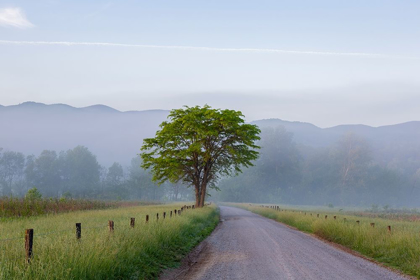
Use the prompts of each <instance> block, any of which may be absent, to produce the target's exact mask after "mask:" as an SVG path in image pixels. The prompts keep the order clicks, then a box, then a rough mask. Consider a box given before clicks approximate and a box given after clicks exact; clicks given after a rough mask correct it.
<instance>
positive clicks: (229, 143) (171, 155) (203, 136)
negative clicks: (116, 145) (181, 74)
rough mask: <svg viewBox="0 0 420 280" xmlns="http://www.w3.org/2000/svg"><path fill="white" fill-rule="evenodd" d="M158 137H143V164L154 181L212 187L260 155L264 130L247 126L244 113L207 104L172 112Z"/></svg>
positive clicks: (158, 132) (161, 126)
mask: <svg viewBox="0 0 420 280" xmlns="http://www.w3.org/2000/svg"><path fill="white" fill-rule="evenodd" d="M168 118H169V121H165V122H163V123H162V124H161V125H160V128H161V129H160V130H159V131H157V132H156V136H155V137H154V138H147V139H144V140H143V146H142V148H141V150H142V151H143V152H142V153H141V154H140V155H141V157H142V159H143V163H142V167H143V168H146V169H148V168H150V169H151V170H152V173H153V180H154V181H157V182H158V183H159V184H161V183H163V182H165V181H171V182H178V181H183V182H184V183H188V184H190V185H197V184H200V183H201V182H206V184H209V185H210V187H214V184H215V182H217V180H218V178H220V176H229V175H236V174H238V173H239V172H241V168H242V167H249V166H252V165H253V164H252V161H253V160H255V159H257V158H258V151H257V149H259V147H258V146H257V145H256V144H255V141H257V140H259V139H260V137H259V136H258V135H259V133H260V130H259V128H258V127H257V126H255V125H251V124H246V123H245V122H244V119H243V115H242V113H241V112H240V111H234V110H227V109H226V110H221V109H212V108H211V107H209V106H208V105H206V106H204V107H200V106H195V107H187V106H186V107H184V108H182V109H175V110H172V111H171V112H170V114H169V116H168Z"/></svg>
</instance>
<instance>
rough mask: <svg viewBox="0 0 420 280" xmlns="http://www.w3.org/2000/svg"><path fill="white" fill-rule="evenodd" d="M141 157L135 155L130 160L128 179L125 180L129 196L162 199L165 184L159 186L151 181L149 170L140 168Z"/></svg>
mask: <svg viewBox="0 0 420 280" xmlns="http://www.w3.org/2000/svg"><path fill="white" fill-rule="evenodd" d="M141 164H142V160H141V157H139V156H137V157H135V158H133V159H132V160H131V165H130V167H129V170H128V171H129V175H128V180H127V182H126V185H127V188H128V191H129V193H130V197H132V198H136V199H142V200H149V201H152V200H153V201H157V200H162V199H163V197H164V195H165V188H164V187H165V185H163V186H161V187H160V188H158V187H157V184H155V183H154V182H153V181H152V175H151V174H150V172H149V171H147V170H144V169H143V168H141Z"/></svg>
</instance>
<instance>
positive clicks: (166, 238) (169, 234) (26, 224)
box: [0, 204, 219, 279]
mask: <svg viewBox="0 0 420 280" xmlns="http://www.w3.org/2000/svg"><path fill="white" fill-rule="evenodd" d="M179 208H181V206H180V205H173V204H172V205H160V206H140V207H128V208H118V209H108V210H91V211H80V212H74V213H67V214H58V215H52V216H41V217H31V218H28V219H22V220H21V219H19V220H10V221H5V222H2V223H1V224H0V279H155V278H157V277H158V275H159V273H160V272H161V271H162V270H163V269H165V268H168V267H175V266H177V265H178V263H179V261H180V260H181V259H182V257H183V256H184V255H185V254H186V253H188V252H189V251H190V250H191V249H192V248H193V247H194V246H195V245H197V244H198V243H199V242H200V241H201V240H203V239H204V238H205V237H206V236H208V235H209V234H210V233H211V232H212V230H213V229H214V228H215V226H216V225H217V223H218V221H219V215H218V211H217V209H216V207H215V206H209V207H205V208H202V209H195V210H192V209H188V210H185V211H184V212H183V213H182V215H177V216H175V215H173V216H172V218H170V211H173V210H174V209H179ZM163 212H166V213H167V216H166V219H163ZM156 213H159V220H157V219H156ZM146 215H149V217H150V218H149V222H148V223H146V222H145V216H146ZM131 217H134V218H136V224H135V227H134V228H131V227H130V218H131ZM108 220H113V221H114V224H115V229H114V232H113V233H110V231H109V229H108V228H107V226H108ZM77 222H80V223H82V238H81V240H76V238H75V223H77ZM26 228H33V229H34V247H33V258H32V261H31V264H29V265H28V264H26V263H25V250H24V239H23V233H24V229H26ZM16 236H17V237H16ZM5 239H6V240H5ZM2 240H3V241H2Z"/></svg>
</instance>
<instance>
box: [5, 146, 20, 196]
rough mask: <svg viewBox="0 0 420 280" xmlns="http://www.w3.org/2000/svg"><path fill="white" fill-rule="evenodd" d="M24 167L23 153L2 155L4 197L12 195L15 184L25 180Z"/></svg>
mask: <svg viewBox="0 0 420 280" xmlns="http://www.w3.org/2000/svg"><path fill="white" fill-rule="evenodd" d="M0 152H1V151H0ZM24 166H25V156H24V155H23V154H22V153H18V152H12V151H6V152H3V153H0V188H1V189H2V193H3V195H11V194H12V189H13V184H14V183H16V182H17V181H19V180H23V170H24Z"/></svg>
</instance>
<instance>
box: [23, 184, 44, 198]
mask: <svg viewBox="0 0 420 280" xmlns="http://www.w3.org/2000/svg"><path fill="white" fill-rule="evenodd" d="M25 198H26V199H28V200H39V199H41V198H42V194H41V193H40V192H39V191H38V189H37V188H35V187H34V188H32V189H29V190H28V192H27V193H26V195H25Z"/></svg>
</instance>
